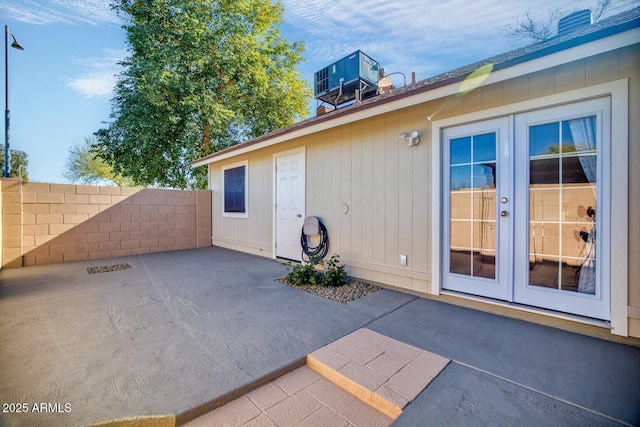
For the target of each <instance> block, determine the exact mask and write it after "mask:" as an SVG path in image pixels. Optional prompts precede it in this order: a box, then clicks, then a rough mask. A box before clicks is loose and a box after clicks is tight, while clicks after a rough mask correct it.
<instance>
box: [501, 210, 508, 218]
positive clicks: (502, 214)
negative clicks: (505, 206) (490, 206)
mask: <svg viewBox="0 0 640 427" xmlns="http://www.w3.org/2000/svg"><path fill="white" fill-rule="evenodd" d="M500 216H501V217H503V218H504V217H505V216H509V212H507V211H502V212H500Z"/></svg>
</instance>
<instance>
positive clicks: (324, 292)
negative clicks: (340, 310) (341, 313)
mask: <svg viewBox="0 0 640 427" xmlns="http://www.w3.org/2000/svg"><path fill="white" fill-rule="evenodd" d="M279 282H280V283H283V284H285V285H287V286H291V287H292V288H298V289H300V290H303V291H305V292H309V293H310V294H314V295H318V296H321V297H324V298H329V299H330V300H334V301H338V302H341V303H345V304H346V303H348V302H351V301H353V300H356V299H358V298H360V297H363V296H365V295H369V294H370V293H373V292H375V291H379V290H380V289H382V288H381V287H379V286H375V285H372V284H371V283H367V282H363V281H361V280H356V279H347V283H346V284H344V285H342V286H322V285H294V284H291V283H288V282H287V281H286V280H284V279H280V280H279Z"/></svg>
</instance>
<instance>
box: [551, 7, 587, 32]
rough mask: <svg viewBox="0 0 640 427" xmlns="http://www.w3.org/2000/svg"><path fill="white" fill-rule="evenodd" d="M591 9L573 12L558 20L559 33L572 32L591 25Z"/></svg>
mask: <svg viewBox="0 0 640 427" xmlns="http://www.w3.org/2000/svg"><path fill="white" fill-rule="evenodd" d="M591 23H592V22H591V10H590V9H584V10H579V11H577V12H573V13H571V14H569V15H567V16H565V17H564V18H562V19H560V21H558V35H559V36H564V35H565V34H569V33H572V32H574V31H576V30H579V29H580V28H583V27H586V26H589V25H591Z"/></svg>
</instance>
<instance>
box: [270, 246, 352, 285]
mask: <svg viewBox="0 0 640 427" xmlns="http://www.w3.org/2000/svg"><path fill="white" fill-rule="evenodd" d="M339 258H340V255H338V254H333V255H332V256H331V258H330V259H329V260H328V261H327V265H326V267H325V271H324V273H322V272H321V271H318V270H316V266H317V265H318V263H319V262H320V258H319V257H317V256H314V257H311V259H310V260H309V261H308V262H307V263H305V264H297V263H296V264H293V263H292V262H291V261H289V262H285V263H283V264H282V265H284V266H285V267H287V271H289V273H288V274H287V275H286V276H285V278H284V281H285V282H287V283H289V284H291V285H294V286H302V285H323V286H342V285H344V284H345V283H346V282H347V272H346V270H345V268H344V265H341V264H340V261H339Z"/></svg>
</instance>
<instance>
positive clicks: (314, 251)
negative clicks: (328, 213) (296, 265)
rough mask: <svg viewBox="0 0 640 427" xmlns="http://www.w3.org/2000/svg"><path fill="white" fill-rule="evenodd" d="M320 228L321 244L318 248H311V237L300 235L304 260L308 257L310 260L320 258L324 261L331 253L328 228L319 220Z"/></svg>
mask: <svg viewBox="0 0 640 427" xmlns="http://www.w3.org/2000/svg"><path fill="white" fill-rule="evenodd" d="M318 226H319V228H320V230H319V231H320V242H319V243H318V246H310V245H309V236H307V235H306V234H304V231H302V234H301V235H300V244H301V245H302V259H303V260H304V256H305V255H306V256H307V257H308V258H309V259H311V257H314V256H315V257H318V258H319V260H323V259H324V257H326V256H327V253H329V234H328V233H327V227H325V226H324V224H323V223H322V221H320V220H318Z"/></svg>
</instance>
